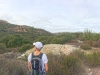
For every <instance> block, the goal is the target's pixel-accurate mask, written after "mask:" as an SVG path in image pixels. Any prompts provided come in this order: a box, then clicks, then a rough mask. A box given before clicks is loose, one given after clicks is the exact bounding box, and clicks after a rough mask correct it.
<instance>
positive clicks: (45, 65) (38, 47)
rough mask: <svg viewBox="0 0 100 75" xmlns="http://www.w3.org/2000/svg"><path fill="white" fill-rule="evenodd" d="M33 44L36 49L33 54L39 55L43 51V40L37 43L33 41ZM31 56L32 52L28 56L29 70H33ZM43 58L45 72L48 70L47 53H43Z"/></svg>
mask: <svg viewBox="0 0 100 75" xmlns="http://www.w3.org/2000/svg"><path fill="white" fill-rule="evenodd" d="M33 45H34V50H35V51H34V52H33V54H34V55H35V56H37V55H39V54H40V53H41V49H42V47H43V44H42V43H41V42H35V43H33ZM31 57H32V53H30V55H29V56H28V70H29V71H30V70H31V60H32V59H31ZM41 59H42V65H43V67H42V69H44V70H45V72H48V59H47V56H46V54H44V53H43V55H42V58H41Z"/></svg>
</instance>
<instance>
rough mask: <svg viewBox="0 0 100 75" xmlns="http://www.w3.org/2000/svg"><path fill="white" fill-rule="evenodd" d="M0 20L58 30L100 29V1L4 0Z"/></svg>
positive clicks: (99, 30) (0, 10) (52, 30)
mask: <svg viewBox="0 0 100 75" xmlns="http://www.w3.org/2000/svg"><path fill="white" fill-rule="evenodd" d="M0 19H3V20H6V21H8V22H9V23H12V24H18V25H28V26H32V27H35V28H41V29H45V30H47V31H50V32H52V33H55V32H78V31H82V32H83V31H85V29H89V30H91V31H93V32H100V0H0Z"/></svg>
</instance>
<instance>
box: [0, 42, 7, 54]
mask: <svg viewBox="0 0 100 75" xmlns="http://www.w3.org/2000/svg"><path fill="white" fill-rule="evenodd" d="M5 51H6V45H5V44H4V43H0V54H2V53H4V52H5Z"/></svg>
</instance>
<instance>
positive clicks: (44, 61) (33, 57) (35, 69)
mask: <svg viewBox="0 0 100 75" xmlns="http://www.w3.org/2000/svg"><path fill="white" fill-rule="evenodd" d="M33 45H34V50H35V51H33V52H32V53H30V54H29V56H28V70H29V75H46V73H47V72H48V58H47V56H46V54H45V53H42V52H41V49H42V47H43V44H42V43H41V42H35V43H33ZM37 59H38V61H37ZM39 62H40V63H39ZM40 69H41V70H40Z"/></svg>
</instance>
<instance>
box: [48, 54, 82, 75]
mask: <svg viewBox="0 0 100 75" xmlns="http://www.w3.org/2000/svg"><path fill="white" fill-rule="evenodd" d="M47 56H48V59H49V63H48V64H49V72H48V75H81V73H82V72H83V68H82V63H81V61H80V59H78V58H77V57H73V56H71V55H69V56H66V55H61V56H58V55H53V54H48V55H47Z"/></svg>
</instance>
